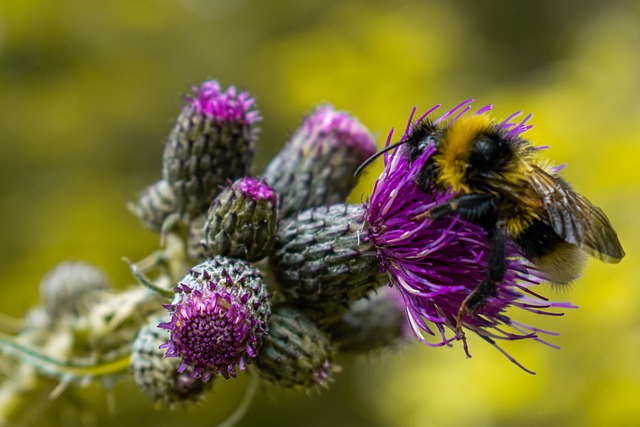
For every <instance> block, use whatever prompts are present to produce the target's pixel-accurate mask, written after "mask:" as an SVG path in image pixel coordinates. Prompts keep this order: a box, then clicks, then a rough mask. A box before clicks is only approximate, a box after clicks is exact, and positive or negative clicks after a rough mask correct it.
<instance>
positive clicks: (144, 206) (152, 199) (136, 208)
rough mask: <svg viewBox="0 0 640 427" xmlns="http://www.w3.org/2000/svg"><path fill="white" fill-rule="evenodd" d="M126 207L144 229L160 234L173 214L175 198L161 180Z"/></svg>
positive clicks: (168, 186) (166, 184)
mask: <svg viewBox="0 0 640 427" xmlns="http://www.w3.org/2000/svg"><path fill="white" fill-rule="evenodd" d="M127 207H128V208H129V211H130V212H131V213H133V214H134V215H135V216H136V217H138V218H139V219H140V220H141V221H142V223H143V224H144V226H145V227H147V228H148V229H149V230H151V231H156V232H160V231H161V229H162V224H164V221H165V220H166V219H167V217H168V216H169V215H171V214H172V213H173V212H174V209H175V197H174V196H173V191H172V190H171V186H170V185H169V183H168V182H167V181H165V180H164V179H161V180H158V181H156V182H154V183H153V184H151V185H150V186H148V187H147V188H145V189H144V190H143V191H142V192H141V193H140V194H139V195H138V199H137V200H136V201H135V202H131V203H128V204H127Z"/></svg>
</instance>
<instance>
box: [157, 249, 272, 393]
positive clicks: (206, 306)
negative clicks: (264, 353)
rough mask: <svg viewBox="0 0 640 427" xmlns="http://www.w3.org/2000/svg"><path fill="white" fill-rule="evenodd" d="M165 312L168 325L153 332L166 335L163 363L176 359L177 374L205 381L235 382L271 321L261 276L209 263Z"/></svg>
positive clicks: (219, 260)
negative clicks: (190, 371) (217, 378)
mask: <svg viewBox="0 0 640 427" xmlns="http://www.w3.org/2000/svg"><path fill="white" fill-rule="evenodd" d="M175 292H176V293H175V297H174V300H173V302H172V303H171V304H167V305H165V308H167V310H168V311H169V313H170V314H171V320H170V321H169V322H166V323H161V324H159V325H158V326H159V327H160V328H163V329H167V330H168V331H169V332H170V333H171V339H170V340H169V342H167V343H165V344H163V345H161V346H160V348H166V349H167V353H166V356H165V357H181V358H182V363H181V365H180V367H179V368H178V372H180V373H181V372H183V371H184V370H186V369H187V367H189V366H192V367H193V374H192V376H193V377H194V378H195V377H202V378H203V380H204V381H207V380H208V379H209V377H210V376H211V375H212V374H214V373H215V374H221V375H222V376H224V377H225V378H228V377H229V376H231V377H235V376H236V366H237V367H238V368H239V369H240V370H241V371H243V370H245V369H246V365H247V364H248V363H249V362H250V359H251V358H254V357H256V356H257V354H258V348H259V347H260V345H261V344H262V337H263V336H264V334H265V333H266V331H265V329H266V325H267V322H268V320H269V316H270V312H271V311H270V303H269V299H268V294H267V289H266V285H264V283H263V280H262V275H261V274H260V273H259V272H258V271H257V270H256V269H254V268H253V267H252V266H251V264H249V263H247V262H245V261H242V260H236V259H230V258H224V257H221V256H217V257H214V258H212V259H210V260H207V261H205V262H203V263H202V264H199V265H197V266H195V267H193V268H192V269H191V271H190V272H189V274H187V276H186V277H185V278H184V279H183V280H182V281H181V282H180V283H179V284H178V286H176V288H175Z"/></svg>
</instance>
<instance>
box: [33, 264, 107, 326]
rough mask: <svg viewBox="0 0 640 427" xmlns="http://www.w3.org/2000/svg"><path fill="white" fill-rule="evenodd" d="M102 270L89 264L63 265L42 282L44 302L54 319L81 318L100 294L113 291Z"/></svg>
mask: <svg viewBox="0 0 640 427" xmlns="http://www.w3.org/2000/svg"><path fill="white" fill-rule="evenodd" d="M109 286H110V285H109V279H108V278H107V276H106V275H105V274H104V272H103V271H102V270H100V269H99V268H97V267H94V266H93V265H91V264H88V263H86V262H81V261H79V262H74V261H67V262H62V263H60V264H58V265H57V266H55V267H54V268H53V269H51V270H50V271H49V272H48V273H47V274H46V275H45V276H44V278H43V279H42V281H41V282H40V300H41V301H42V303H43V305H44V308H45V311H46V313H47V314H48V315H49V317H50V318H52V319H56V318H60V317H63V316H66V315H72V316H77V315H78V314H80V313H83V312H86V311H87V309H88V308H89V307H90V306H91V304H92V303H93V302H94V300H95V297H96V291H100V290H104V289H107V288H108V287H109Z"/></svg>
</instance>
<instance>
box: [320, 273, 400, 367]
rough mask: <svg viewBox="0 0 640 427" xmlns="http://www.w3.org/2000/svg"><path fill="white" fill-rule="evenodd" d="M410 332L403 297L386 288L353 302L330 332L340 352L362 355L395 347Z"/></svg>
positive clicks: (332, 340)
mask: <svg viewBox="0 0 640 427" xmlns="http://www.w3.org/2000/svg"><path fill="white" fill-rule="evenodd" d="M408 330H409V327H408V325H407V318H406V315H405V313H404V304H403V301H402V297H401V296H400V295H399V293H398V292H397V291H396V290H395V289H392V288H389V287H387V286H384V287H382V288H379V289H377V290H375V291H372V292H370V293H368V294H367V295H366V296H365V297H364V298H360V299H359V300H358V301H356V302H354V303H353V304H352V305H351V308H350V309H349V312H348V313H347V314H345V315H344V316H343V317H342V318H341V319H340V320H339V321H338V322H336V323H334V324H333V325H331V326H330V327H329V328H328V330H327V331H328V332H329V334H330V335H331V342H333V343H335V344H337V346H338V349H339V350H340V352H344V353H354V354H362V353H367V352H369V351H372V350H376V349H380V348H384V347H389V346H393V345H394V344H396V343H398V341H399V340H400V338H402V337H403V336H405V335H408V334H407V332H408Z"/></svg>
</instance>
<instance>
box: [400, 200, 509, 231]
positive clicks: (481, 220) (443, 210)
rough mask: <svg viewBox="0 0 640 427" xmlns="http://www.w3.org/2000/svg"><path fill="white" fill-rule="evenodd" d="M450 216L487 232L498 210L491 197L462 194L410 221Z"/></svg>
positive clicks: (493, 222)
mask: <svg viewBox="0 0 640 427" xmlns="http://www.w3.org/2000/svg"><path fill="white" fill-rule="evenodd" d="M451 214H453V215H458V216H459V217H460V218H462V219H464V220H465V221H468V222H471V223H473V224H477V225H479V226H481V227H482V228H484V229H485V230H487V232H489V230H491V229H492V228H493V227H494V224H495V222H496V220H497V217H498V208H497V206H496V203H495V200H494V199H493V197H492V196H489V195H486V194H463V195H460V196H456V197H452V198H451V199H449V200H447V201H446V202H445V203H442V204H440V205H437V206H434V207H433V208H431V209H429V210H428V211H426V212H424V213H421V214H420V215H417V216H416V217H414V218H411V220H412V221H420V220H422V219H424V218H431V219H440V218H444V217H446V216H448V215H451Z"/></svg>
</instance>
